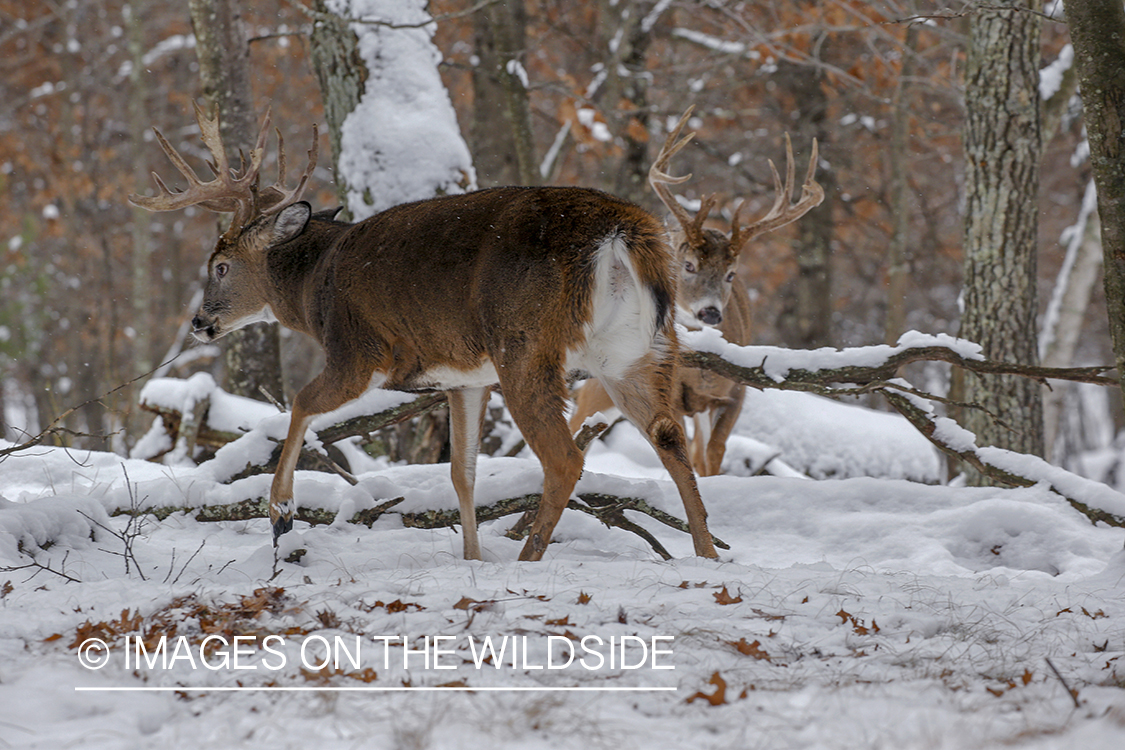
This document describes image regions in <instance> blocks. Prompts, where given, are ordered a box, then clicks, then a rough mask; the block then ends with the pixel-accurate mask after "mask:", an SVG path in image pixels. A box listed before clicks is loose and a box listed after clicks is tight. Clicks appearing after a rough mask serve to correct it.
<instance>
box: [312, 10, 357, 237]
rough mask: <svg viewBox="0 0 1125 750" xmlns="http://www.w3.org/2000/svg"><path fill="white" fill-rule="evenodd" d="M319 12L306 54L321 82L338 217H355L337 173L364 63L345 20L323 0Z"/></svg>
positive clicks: (343, 219)
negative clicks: (344, 131) (342, 138)
mask: <svg viewBox="0 0 1125 750" xmlns="http://www.w3.org/2000/svg"><path fill="white" fill-rule="evenodd" d="M316 11H317V13H318V14H320V15H319V16H318V18H317V21H316V23H314V24H313V30H312V35H311V36H310V38H309V58H310V59H311V61H312V67H313V71H314V72H315V73H316V78H317V81H318V82H319V84H320V98H321V100H322V101H323V102H324V119H325V120H326V121H327V122H328V143H329V145H330V146H331V149H330V150H331V151H332V172H333V174H335V175H336V196H337V198H338V199H339V201H340V205H341V206H342V207H343V209H342V211H341V213H340V215H339V218H340V219H341V220H342V221H351V220H353V219H354V216H353V215H352V210H351V207H350V206H348V185H347V182H346V181H345V179H344V178H343V176H342V175H341V173H340V169H339V163H340V131H341V129H342V128H343V126H344V120H345V119H347V117H348V115H349V114H350V113H351V111H352V110H354V109H355V108H356V105H358V104H359V100H360V99H361V98H363V93H364V91H365V89H366V85H367V66H366V65H365V64H364V63H363V58H361V57H360V55H359V37H357V36H356V34H355V32H354V31H352V29H351V28H350V27H349V26H348V22H347V20H345V19H343V18H340V17H339V16H337V15H335V14H333V13H331V12H330V11H329V10H328V8H327V6H326V5H325V2H324V0H316Z"/></svg>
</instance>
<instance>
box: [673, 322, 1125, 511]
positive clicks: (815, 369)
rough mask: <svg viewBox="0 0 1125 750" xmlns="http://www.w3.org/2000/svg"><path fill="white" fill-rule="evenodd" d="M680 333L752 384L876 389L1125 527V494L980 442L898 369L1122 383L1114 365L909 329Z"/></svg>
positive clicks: (716, 366)
mask: <svg viewBox="0 0 1125 750" xmlns="http://www.w3.org/2000/svg"><path fill="white" fill-rule="evenodd" d="M681 339H682V341H683V342H684V343H685V344H686V345H687V347H688V348H687V349H686V350H685V351H684V353H683V361H684V363H685V364H687V365H690V366H692V367H698V368H702V369H707V370H712V371H714V372H717V373H719V374H721V375H723V376H725V377H727V378H730V379H731V380H734V381H736V382H739V383H743V384H744V385H747V386H750V387H753V388H758V389H762V388H777V389H782V390H796V391H805V392H809V393H816V394H819V395H822V396H835V397H838V396H845V395H856V394H858V393H872V392H877V393H879V394H880V395H881V396H882V397H883V398H885V399H886V400H887V403H888V404H890V405H891V407H893V408H894V409H895V410H896V411H898V412H899V413H901V414H902V415H903V416H904V417H906V419H907V420H908V421H909V422H910V423H911V424H912V425H914V427H916V428H917V429H918V430H919V431H920V432H921V433H922V434H923V435H924V436H925V437H926V438H927V439H928V440H930V442H932V443H933V444H934V445H935V446H937V447H938V449H940V450H941V451H942V452H944V453H946V454H947V455H950V456H954V457H956V458H959V459H960V460H962V461H965V462H966V463H967V464H969V465H970V466H972V467H974V468H975V469H977V470H978V471H980V472H981V473H982V474H984V475H986V476H988V477H991V478H992V479H995V480H997V481H1000V482H1003V483H1004V484H1008V485H1011V486H1016V487H1027V486H1031V485H1035V484H1040V483H1042V484H1045V485H1047V486H1048V487H1050V489H1051V490H1052V491H1054V492H1055V493H1057V494H1059V495H1061V496H1062V497H1064V498H1065V499H1066V500H1067V502H1069V503H1070V504H1071V506H1072V507H1074V508H1075V509H1076V510H1078V511H1079V512H1080V513H1083V514H1084V515H1085V516H1086V517H1088V518H1089V519H1090V520H1092V521H1094V522H1098V521H1102V522H1104V523H1107V524H1109V525H1111V526H1121V527H1125V496H1123V495H1122V494H1121V493H1119V492H1116V491H1115V490H1112V489H1110V488H1109V487H1107V486H1106V485H1104V484H1101V483H1100V482H1094V481H1092V480H1089V479H1085V478H1083V477H1079V476H1077V475H1076V474H1072V473H1070V472H1068V471H1066V470H1064V469H1061V468H1058V467H1056V466H1052V465H1050V464H1048V463H1047V462H1046V461H1044V460H1043V459H1041V458H1037V457H1035V456H1027V455H1024V454H1020V453H1014V452H1012V451H1007V450H1002V449H1000V448H994V447H978V446H977V444H976V436H975V435H973V434H972V433H971V432H969V431H968V430H965V429H963V428H962V427H960V426H959V425H957V423H956V422H954V421H953V420H952V419H948V418H944V417H938V416H937V415H936V414H935V413H934V409H933V406H932V404H931V401H933V400H942V399H939V398H938V397H936V396H932V395H931V394H927V393H922V392H921V391H918V390H916V389H915V388H913V386H911V385H910V384H909V383H907V382H906V381H904V380H901V379H899V378H898V370H899V369H900V368H901V367H902V366H904V365H906V364H909V363H911V362H918V361H937V362H948V363H950V364H952V365H955V366H957V367H962V368H964V369H966V370H971V371H973V372H976V373H982V374H1005V375H1019V376H1022V377H1027V378H1032V379H1035V380H1038V381H1040V382H1044V383H1045V382H1046V381H1047V379H1048V378H1050V379H1054V380H1073V381H1077V382H1083V383H1097V384H1099V385H1118V384H1119V383H1118V380H1117V379H1116V378H1114V377H1111V376H1109V375H1106V374H1105V373H1107V372H1109V371H1111V370H1112V369H1113V367H1111V366H1105V367H1070V368H1057V367H1039V366H1032V365H1021V364H1015V363H1007V362H993V361H991V360H988V359H985V358H984V357H983V356H982V355H981V351H980V346H978V345H977V344H973V343H971V342H968V341H964V340H962V339H955V338H952V337H950V336H945V335H937V336H930V335H926V334H921V333H917V332H910V333H907V334H904V335H903V336H902V338H900V339H899V341H898V344H897V345H896V346H886V345H884V346H866V347H858V348H852V349H828V348H825V349H817V350H812V351H808V350H793V349H782V348H778V347H763V346H735V345H734V344H730V343H728V342H727V341H726V340H724V339H723V338H722V336H721V335H719V332H718V331H715V330H706V331H687V332H682V333H681ZM967 406H969V407H971V408H980V407H974V405H972V404H969V405H967Z"/></svg>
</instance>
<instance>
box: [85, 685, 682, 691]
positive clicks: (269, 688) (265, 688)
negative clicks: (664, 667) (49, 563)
mask: <svg viewBox="0 0 1125 750" xmlns="http://www.w3.org/2000/svg"><path fill="white" fill-rule="evenodd" d="M678 689H679V688H676V687H582V686H576V687H495V686H483V687H470V686H467V685H450V686H448V687H442V686H440V685H419V686H417V687H375V686H363V687H360V686H354V687H352V686H339V687H334V686H325V687H298V686H280V685H273V686H262V687H254V686H252V685H249V686H245V687H191V686H180V687H163V686H161V687H75V688H74V690H75V691H76V692H95V693H96V692H103V693H126V692H128V693H182V692H187V691H191V692H197V693H238V692H257V693H262V692H270V693H296V692H326V691H327V692H335V693H346V692H368V693H411V692H425V691H436V690H456V691H462V692H511V693H521V692H551V693H580V692H587V693H589V692H601V693H613V692H618V693H625V692H633V693H636V692H654V691H668V690H672V691H675V690H678Z"/></svg>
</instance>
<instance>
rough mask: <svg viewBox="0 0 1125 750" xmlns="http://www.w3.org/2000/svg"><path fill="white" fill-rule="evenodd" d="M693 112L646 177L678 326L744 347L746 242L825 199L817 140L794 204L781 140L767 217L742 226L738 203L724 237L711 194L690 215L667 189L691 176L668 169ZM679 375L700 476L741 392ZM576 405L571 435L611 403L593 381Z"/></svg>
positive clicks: (722, 447) (709, 375)
mask: <svg viewBox="0 0 1125 750" xmlns="http://www.w3.org/2000/svg"><path fill="white" fill-rule="evenodd" d="M690 115H691V109H690V108H689V109H688V111H687V112H685V113H684V115H683V117H681V118H680V121H679V123H678V124H677V125H676V127H675V128H674V129H673V130H672V132H671V133H669V135H668V138H667V140H666V141H665V142H664V147H663V148H662V149H661V150H660V154H659V155H658V156H657V157H656V161H655V162H653V165H652V167H651V168H650V169H649V173H648V179H649V184H650V185H652V189H653V190H655V191H656V194H657V195H658V196H659V197H660V200H661V202H663V203H664V205H665V207H667V209H668V210H669V211H670V212H671V213H672V216H674V217H675V219H676V224H677V227H676V228H675V229H673V230H672V231H671V232H670V234H671V242H672V247H673V248H674V249H675V253H676V261H677V266H678V269H679V286H678V288H677V290H676V321H677V322H678V323H680V324H681V325H683V326H685V327H687V328H689V329H699V328H702V327H704V326H716V327H718V329H719V330H720V331H722V333H723V337H724V338H725V339H726V340H727V341H729V342H731V343H732V344H738V345H740V346H745V345H746V344H749V343H750V297H749V295H748V294H747V293H746V287H745V285H744V284H743V283H742V282H741V281H739V280H738V278H737V274H738V261H739V256H740V254H741V253H742V250H743V248H745V247H746V245H747V243H749V242H750V240H752V239H754V238H755V237H758V236H759V235H762V234H764V233H766V232H770V231H773V230H774V229H778V228H780V227H783V226H785V225H786V224H789V223H792V222H794V221H796V220H797V219H799V218H801V217H802V216H804V215H805V214H806V213H808V211H810V210H811V209H812V208H814V207H816V206H818V205H819V204H820V202H821V201H822V200H823V199H824V190H823V189H822V188H821V187H820V185H818V184H817V183H816V181H815V180H814V179H813V176H814V174H815V173H816V161H817V147H816V140H815V139H814V140H813V144H812V156H811V158H810V160H809V168H808V173H807V174H806V176H805V181H804V183H803V184H802V185H801V196H800V198H799V199H798V200H797V202H796V203H790V200H791V195H792V192H793V172H794V170H793V147H792V145H791V144H790V142H789V136H788V135H786V137H785V158H786V163H787V168H786V179H785V184H784V185H782V184H781V178H780V176H779V175H778V173H777V168H776V167H774V165H773V162H772V161H770V163H769V165H770V170H771V171H772V172H773V178H774V190H775V191H776V197H775V199H774V204H773V206H772V207H771V208H770V210H769V211H768V212H767V213H766V215H765V216H763V217H762V218H760V219H758V220H757V221H755V222H753V223H752V224H749V225H747V226H743V225H742V221H741V212H742V206H743V205H745V204H744V203H741V204H739V206H738V209H736V210H735V212H734V218H733V219H732V220H731V225H730V232H729V233H728V234H723V233H722V232H719V231H716V230H714V229H707V228H704V226H703V222H704V221H706V219H707V217H708V215H709V214H710V212H711V209H712V207H713V206H714V204H715V196H713V195H712V196H707V197H705V198H704V199H703V200H702V201H701V205H700V207H699V211H697V212H696V214H695V216H692V215H691V214H690V213H689V212H688V211H687V210H685V209H684V207H683V206H682V205H681V204H680V203H679V201H677V200H676V198H675V196H673V195H672V193H671V192H670V191H669V189H668V186H669V185H678V184H681V183H683V182H686V181H687V180H689V179H690V178H691V175H690V174H689V175H685V176H683V177H672V176H671V175H670V174H669V173H668V171H667V170H668V164H669V161H670V160H671V158H672V157H673V156H674V155H675V154H676V153H678V152H679V151H680V149H682V148H683V147H684V146H686V145H687V143H688V142H689V141H690V140H691V139H692V137H693V136H694V135H695V134H694V133H689V134H688V135H686V136H684V137H683V138H680V133H681V132H682V131H683V128H684V126H685V125H686V124H687V120H688V117H689V116H690ZM676 375H677V377H676V383H675V385H674V387H673V396H672V401H673V405H674V406H675V408H676V410H677V412H678V413H679V414H680V415H682V416H683V417H691V418H692V420H693V422H694V426H695V430H694V434H693V435H692V441H691V459H692V465H693V466H694V468H695V471H696V472H697V473H698V474H700V475H701V476H711V475H714V474H718V473H719V471H720V469H721V466H722V462H723V455H724V453H725V452H726V446H727V438H728V437H730V433H731V430H732V429H734V424H735V422H736V421H737V420H738V415H739V413H740V412H741V411H742V402H743V399H744V398H745V395H746V388H745V386H742V385H740V384H738V383H735V382H733V381H731V380H728V379H726V378H724V377H722V376H721V375H718V374H716V373H714V372H710V371H708V370H699V369H695V368H690V367H682V368H680V369H679V370H677V373H676ZM575 401H576V403H575V411H574V414H573V415H572V416H571V419H570V428H571V431H572V432H573V431H575V430H577V429H578V428H579V427H580V426H581V425H582V423H583V422H584V421H585V420H586V418H587V417H589V416H590V415H591V414H594V413H596V412H598V411H602V410H604V409H608V408H610V407H611V406H612V401H611V400H610V398H609V396H608V395H607V394H606V391H605V389H604V388H602V387H601V386H600V384H599V383H598V382H597V381H593V380H592V381H589V382H587V383H586V384H585V385H583V386H582V387H581V388H579V389H578V393H577V394H576V396H575Z"/></svg>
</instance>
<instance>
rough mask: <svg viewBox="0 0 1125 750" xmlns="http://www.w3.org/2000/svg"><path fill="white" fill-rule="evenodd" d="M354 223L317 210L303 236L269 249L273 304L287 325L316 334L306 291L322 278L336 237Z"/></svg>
mask: <svg viewBox="0 0 1125 750" xmlns="http://www.w3.org/2000/svg"><path fill="white" fill-rule="evenodd" d="M349 227H351V224H347V223H345V222H340V221H333V220H331V219H325V218H323V217H320V216H317V215H316V214H314V215H313V216H312V218H310V219H309V223H308V226H307V227H306V228H305V231H304V232H302V233H301V235H300V236H298V237H296V238H294V239H292V240H290V241H289V242H286V243H283V244H281V245H277V246H276V247H272V248H270V249H269V251H268V253H267V256H266V272H267V275H268V277H269V280H270V288H271V289H270V297H271V299H270V308H271V309H272V310H273V313H274V315H275V316H276V317H277V319H278V322H280V323H281V324H282V325H283V326H285V327H286V328H291V329H293V330H295V331H300V332H301V333H307V334H309V335H311V336H313V337H316V331H315V330H314V326H313V321H311V320H310V317H311V311H310V309H309V306H308V304H307V301H308V300H309V298H310V297H311V296H313V295H309V294H307V291H308V290H309V289H310V288H312V287H313V286H315V285H316V283H317V280H318V279H320V278H323V274H324V264H323V263H322V261H323V260H324V259H325V256H326V255H327V254H328V251H329V249H330V248H331V247H332V246H333V244H334V243H335V242H336V239H337V237H338V236H339V235H340V234H342V233H343V232H345V231H346V230H347V229H348V228H349Z"/></svg>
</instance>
